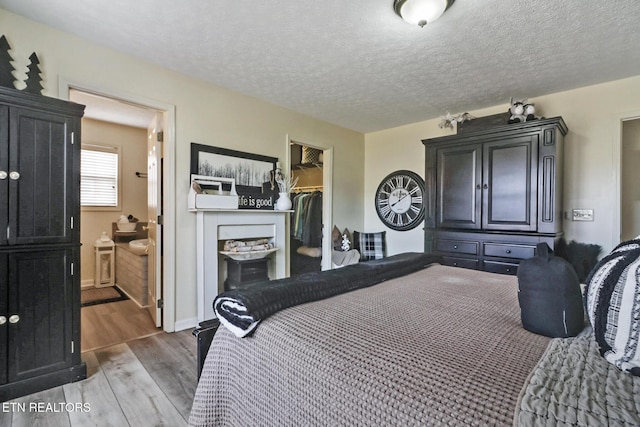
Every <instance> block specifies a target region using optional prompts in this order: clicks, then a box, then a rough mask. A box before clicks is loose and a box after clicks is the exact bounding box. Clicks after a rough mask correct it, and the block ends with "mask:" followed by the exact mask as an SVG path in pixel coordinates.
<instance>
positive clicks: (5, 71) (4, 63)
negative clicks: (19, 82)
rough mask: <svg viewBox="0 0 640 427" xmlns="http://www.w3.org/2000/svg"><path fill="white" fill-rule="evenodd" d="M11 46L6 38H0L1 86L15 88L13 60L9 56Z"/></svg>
mask: <svg viewBox="0 0 640 427" xmlns="http://www.w3.org/2000/svg"><path fill="white" fill-rule="evenodd" d="M9 50H11V46H9V42H7V39H6V37H5V36H2V37H0V86H5V87H10V88H15V87H16V86H15V84H14V81H15V77H13V71H14V70H15V68H13V65H11V61H13V58H12V57H11V55H10V54H9Z"/></svg>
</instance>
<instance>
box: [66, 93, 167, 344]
mask: <svg viewBox="0 0 640 427" xmlns="http://www.w3.org/2000/svg"><path fill="white" fill-rule="evenodd" d="M68 93H69V100H71V101H73V102H78V103H80V104H84V105H86V109H85V116H84V117H83V119H82V121H83V125H82V126H83V139H82V152H83V160H81V163H83V161H84V158H85V155H86V153H91V149H96V147H97V150H98V151H101V150H102V151H104V150H105V147H107V150H108V151H109V150H110V151H112V152H115V153H116V154H117V156H116V158H117V171H116V172H117V175H116V176H117V182H118V184H117V185H112V187H114V188H115V187H117V189H118V190H117V193H118V198H117V203H116V205H115V206H111V207H104V206H99V207H89V206H82V209H81V230H80V232H81V237H82V238H81V240H82V243H83V246H82V253H81V258H82V263H81V266H82V271H81V283H82V287H83V291H82V294H83V296H84V295H87V294H89V293H91V292H93V290H89V291H88V292H86V291H85V290H84V289H85V288H88V289H92V287H96V288H97V287H99V288H100V289H97V290H98V291H100V292H99V293H103V291H105V290H112V291H113V290H116V291H117V292H118V293H119V294H120V295H122V297H123V298H124V299H123V298H120V299H119V300H118V301H114V302H109V301H110V300H109V299H108V298H107V299H106V302H103V303H99V304H89V305H88V306H86V307H85V306H83V308H82V310H81V317H82V322H81V325H82V331H81V334H82V341H81V344H82V351H86V350H89V349H94V348H98V347H102V346H106V345H112V344H116V343H118V342H124V341H128V340H131V339H136V338H140V337H142V336H148V335H151V334H154V333H158V332H162V330H163V329H164V330H165V331H167V332H171V331H172V329H173V325H172V324H166V323H165V322H163V316H162V314H161V313H160V311H159V307H161V304H159V303H158V300H159V301H160V302H162V296H163V290H164V289H165V288H166V283H163V281H164V280H163V278H164V275H163V270H164V268H163V262H162V256H161V255H162V250H163V244H162V243H163V241H162V233H161V228H162V227H160V226H159V225H157V222H158V219H161V218H162V203H163V197H162V184H163V176H164V172H163V168H162V164H163V159H162V157H163V154H162V153H163V151H164V150H163V149H162V146H161V141H162V137H163V135H164V132H163V131H162V126H163V121H164V117H165V116H166V115H167V111H161V110H158V109H157V108H152V107H148V106H145V105H140V104H137V103H132V102H129V101H123V100H122V99H118V98H112V97H109V96H105V95H102V94H97V93H93V92H92V91H86V90H82V89H77V88H74V87H72V86H69V88H68ZM81 175H83V176H82V177H81V185H82V182H84V181H85V180H91V179H93V177H92V178H87V176H92V175H94V174H93V173H92V172H89V173H86V174H85V173H84V172H83V173H81ZM99 179H102V178H101V177H99ZM150 215H152V216H150ZM123 222H124V223H125V224H122V223H123ZM121 226H122V227H121ZM98 236H100V239H101V240H103V241H104V240H109V241H111V242H113V243H110V244H111V245H113V246H114V247H113V248H112V249H111V254H110V256H107V259H106V260H105V259H102V258H101V257H100V256H99V255H98V249H97V247H98V246H101V245H99V244H98V241H97V240H95V238H96V237H98ZM94 242H95V243H94ZM134 243H136V244H137V245H134ZM94 246H95V247H96V249H95V250H96V256H95V258H94V257H93V251H94ZM103 263H106V264H111V268H110V269H109V268H102V267H105V266H104V265H102V264H103ZM114 266H115V268H114ZM109 270H111V271H110V272H109ZM105 272H106V274H107V277H106V280H105V279H104V276H103V275H104V273H105ZM109 276H112V277H109ZM109 286H112V288H109ZM159 327H163V329H158V328H159Z"/></svg>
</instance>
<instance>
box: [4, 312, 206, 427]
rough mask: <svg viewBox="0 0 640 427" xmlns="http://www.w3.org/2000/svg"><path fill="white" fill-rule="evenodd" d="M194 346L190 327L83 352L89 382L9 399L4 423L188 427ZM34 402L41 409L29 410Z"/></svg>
mask: <svg viewBox="0 0 640 427" xmlns="http://www.w3.org/2000/svg"><path fill="white" fill-rule="evenodd" d="M83 310H84V309H83ZM196 347H197V345H196V338H195V337H194V336H192V334H191V330H186V331H181V332H176V333H172V334H167V333H164V332H163V333H160V334H155V335H153V336H150V337H146V338H142V339H137V340H133V341H129V342H126V343H121V344H116V345H112V346H109V347H104V348H101V349H97V350H93V351H87V352H83V354H82V359H83V360H84V361H85V362H86V364H87V371H88V372H87V379H86V380H84V381H79V382H76V383H72V384H66V385H64V386H61V387H56V388H52V389H50V390H46V391H43V392H40V393H35V394H32V395H29V396H25V397H21V398H18V399H15V400H12V401H10V402H7V403H5V404H4V405H10V406H9V407H8V409H9V410H8V411H5V410H4V409H3V410H2V411H0V426H3V427H4V426H7V427H9V426H11V427H22V426H29V427H31V426H55V427H67V426H69V427H84V426H99V427H101V426H105V427H106V426H108V427H111V426H134V427H138V426H140V427H145V426H158V425H168V426H184V425H186V424H187V421H188V418H189V412H190V410H191V403H192V400H193V396H194V394H195V389H196V381H197V379H196V377H197V375H196ZM47 404H50V406H49V407H47ZM20 405H24V406H23V407H24V408H25V410H21V408H20ZM36 405H40V406H37V408H42V410H30V408H32V407H35V406H36ZM0 407H2V406H0ZM3 408H4V407H3ZM47 408H49V409H50V410H48V411H47V410H46V409H47Z"/></svg>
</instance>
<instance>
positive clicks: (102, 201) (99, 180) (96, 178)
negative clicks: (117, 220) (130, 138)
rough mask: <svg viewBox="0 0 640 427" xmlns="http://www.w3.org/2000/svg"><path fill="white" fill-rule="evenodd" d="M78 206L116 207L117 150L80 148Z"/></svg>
mask: <svg viewBox="0 0 640 427" xmlns="http://www.w3.org/2000/svg"><path fill="white" fill-rule="evenodd" d="M80 204H81V205H82V206H105V207H106V206H109V207H117V206H118V149H117V148H111V147H100V148H82V150H81V157H80Z"/></svg>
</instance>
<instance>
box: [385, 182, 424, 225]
mask: <svg viewBox="0 0 640 427" xmlns="http://www.w3.org/2000/svg"><path fill="white" fill-rule="evenodd" d="M424 191H425V189H424V180H423V179H422V178H421V177H420V175H418V174H417V173H415V172H411V171H407V170H399V171H396V172H393V173H390V174H389V175H387V176H386V177H385V178H384V179H383V180H382V182H381V183H380V185H379V186H378V189H377V190H376V212H377V213H378V216H379V217H380V220H381V221H382V222H383V223H384V224H385V225H386V226H387V227H389V228H391V229H392V230H398V231H406V230H411V229H412V228H415V227H417V226H418V224H420V223H421V222H422V220H423V219H424V204H423V197H424Z"/></svg>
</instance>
